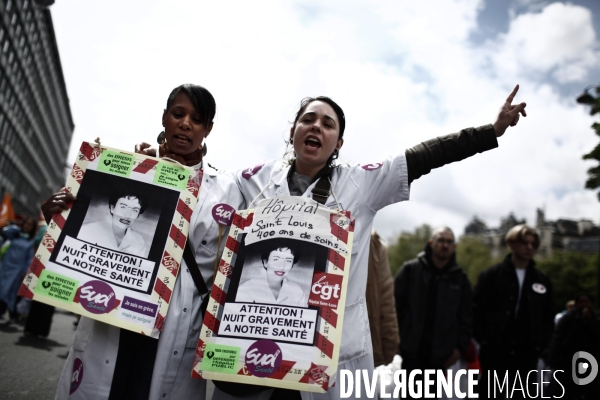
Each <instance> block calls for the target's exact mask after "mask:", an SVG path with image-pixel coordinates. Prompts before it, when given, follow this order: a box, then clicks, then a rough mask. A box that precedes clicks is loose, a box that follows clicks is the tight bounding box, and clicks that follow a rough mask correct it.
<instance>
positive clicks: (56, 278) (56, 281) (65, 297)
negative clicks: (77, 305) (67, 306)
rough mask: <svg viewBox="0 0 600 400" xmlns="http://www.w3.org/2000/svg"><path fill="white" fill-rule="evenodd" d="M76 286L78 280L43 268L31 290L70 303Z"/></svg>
mask: <svg viewBox="0 0 600 400" xmlns="http://www.w3.org/2000/svg"><path fill="white" fill-rule="evenodd" d="M78 287H79V281H76V280H75V279H71V278H67V277H66V276H64V275H60V274H57V273H54V272H50V271H48V270H47V269H45V270H43V271H42V274H41V275H40V278H39V279H38V281H37V284H36V285H35V288H34V289H33V292H34V293H35V294H41V295H42V296H48V297H52V298H53V299H56V300H60V301H63V302H65V303H72V302H73V297H75V293H76V292H77V288H78Z"/></svg>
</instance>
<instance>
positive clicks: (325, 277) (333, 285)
mask: <svg viewBox="0 0 600 400" xmlns="http://www.w3.org/2000/svg"><path fill="white" fill-rule="evenodd" d="M341 291H342V276H341V275H335V274H328V273H327V272H320V273H316V274H315V275H314V276H313V282H312V286H311V287H310V296H309V298H308V304H310V305H313V306H320V307H333V308H335V307H337V304H338V301H339V300H340V294H341Z"/></svg>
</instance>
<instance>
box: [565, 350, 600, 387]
mask: <svg viewBox="0 0 600 400" xmlns="http://www.w3.org/2000/svg"><path fill="white" fill-rule="evenodd" d="M571 367H572V368H571V369H572V371H573V382H575V384H576V385H580V386H581V385H587V384H588V383H591V382H592V381H593V380H594V379H596V376H597V375H598V361H596V359H595V358H594V356H593V355H591V354H590V353H588V352H586V351H578V352H577V353H575V354H573V358H572V360H571ZM586 375H587V376H586Z"/></svg>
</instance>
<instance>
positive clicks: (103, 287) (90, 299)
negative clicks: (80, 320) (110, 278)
mask: <svg viewBox="0 0 600 400" xmlns="http://www.w3.org/2000/svg"><path fill="white" fill-rule="evenodd" d="M116 301H117V296H116V295H115V291H114V290H113V289H112V287H110V285H109V284H107V283H105V282H102V281H89V282H87V283H85V284H84V285H82V286H81V287H80V288H79V304H81V306H82V307H83V308H85V309H86V310H87V311H89V312H91V313H92V314H106V313H108V312H110V311H111V310H112V309H113V308H114V306H115V303H116Z"/></svg>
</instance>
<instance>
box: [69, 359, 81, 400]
mask: <svg viewBox="0 0 600 400" xmlns="http://www.w3.org/2000/svg"><path fill="white" fill-rule="evenodd" d="M82 380H83V362H81V360H80V359H79V358H76V359H75V360H74V361H73V373H72V375H71V390H69V394H70V395H71V394H73V393H74V392H75V391H76V390H77V388H78V387H79V385H81V381H82Z"/></svg>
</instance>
